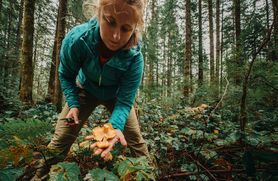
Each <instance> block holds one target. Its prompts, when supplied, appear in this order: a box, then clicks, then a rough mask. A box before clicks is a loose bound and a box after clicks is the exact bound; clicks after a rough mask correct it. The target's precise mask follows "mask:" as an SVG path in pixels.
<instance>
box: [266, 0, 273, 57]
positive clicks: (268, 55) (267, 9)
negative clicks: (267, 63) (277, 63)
mask: <svg viewBox="0 0 278 181" xmlns="http://www.w3.org/2000/svg"><path fill="white" fill-rule="evenodd" d="M265 11H266V28H267V29H269V4H268V0H265ZM271 48H272V45H271V41H269V42H268V45H267V47H266V49H267V54H266V59H267V60H271Z"/></svg>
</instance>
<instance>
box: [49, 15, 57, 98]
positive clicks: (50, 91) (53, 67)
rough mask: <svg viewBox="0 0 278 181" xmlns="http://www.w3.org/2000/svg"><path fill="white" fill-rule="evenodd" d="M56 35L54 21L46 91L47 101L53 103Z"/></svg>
mask: <svg viewBox="0 0 278 181" xmlns="http://www.w3.org/2000/svg"><path fill="white" fill-rule="evenodd" d="M58 11H59V10H58ZM58 17H59V12H58V15H57V20H58ZM57 33H58V21H56V30H55V38H54V45H53V49H52V59H51V66H50V76H49V80H48V90H47V96H46V99H47V101H50V102H52V103H54V99H53V98H54V90H55V71H56V56H57V39H58V37H57Z"/></svg>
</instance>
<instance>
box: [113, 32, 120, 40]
mask: <svg viewBox="0 0 278 181" xmlns="http://www.w3.org/2000/svg"><path fill="white" fill-rule="evenodd" d="M120 38H121V35H120V31H119V30H115V31H114V32H113V39H114V40H115V41H119V40H120Z"/></svg>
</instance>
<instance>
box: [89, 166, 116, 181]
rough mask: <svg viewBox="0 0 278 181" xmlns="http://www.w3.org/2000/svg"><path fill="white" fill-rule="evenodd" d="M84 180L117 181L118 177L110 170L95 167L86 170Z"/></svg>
mask: <svg viewBox="0 0 278 181" xmlns="http://www.w3.org/2000/svg"><path fill="white" fill-rule="evenodd" d="M86 180H87V181H104V180H105V181H119V180H120V179H119V178H118V177H117V176H116V175H115V174H113V173H112V172H109V171H107V170H103V169H100V168H95V169H93V170H90V171H89V172H88V174H87V175H86Z"/></svg>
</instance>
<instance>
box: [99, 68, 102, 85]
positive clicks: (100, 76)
mask: <svg viewBox="0 0 278 181" xmlns="http://www.w3.org/2000/svg"><path fill="white" fill-rule="evenodd" d="M101 78H102V71H101V73H100V75H99V79H98V86H100V85H101Z"/></svg>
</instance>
